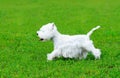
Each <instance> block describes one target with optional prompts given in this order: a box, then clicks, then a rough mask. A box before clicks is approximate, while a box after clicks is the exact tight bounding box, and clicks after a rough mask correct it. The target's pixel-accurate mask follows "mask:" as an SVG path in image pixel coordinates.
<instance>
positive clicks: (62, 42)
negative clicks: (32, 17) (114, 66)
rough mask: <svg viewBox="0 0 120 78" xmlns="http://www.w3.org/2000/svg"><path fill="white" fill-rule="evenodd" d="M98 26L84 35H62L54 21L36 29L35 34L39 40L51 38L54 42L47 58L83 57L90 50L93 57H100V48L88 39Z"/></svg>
mask: <svg viewBox="0 0 120 78" xmlns="http://www.w3.org/2000/svg"><path fill="white" fill-rule="evenodd" d="M99 28H100V26H97V27H95V28H93V29H92V30H91V31H89V32H88V33H87V34H86V35H64V34H61V33H60V32H58V30H57V27H56V25H55V24H54V23H48V24H46V25H43V26H42V27H41V28H40V30H39V31H37V35H38V37H39V38H40V41H43V42H44V41H47V40H52V41H53V43H54V50H53V51H52V52H51V53H49V54H47V60H53V59H54V58H56V57H64V58H75V59H76V58H78V59H82V58H84V59H85V58H86V57H87V55H88V52H91V53H92V54H93V55H94V57H95V59H100V56H101V51H100V49H98V48H95V46H94V44H93V41H92V40H90V36H91V34H92V33H93V32H94V31H95V30H97V29H99Z"/></svg>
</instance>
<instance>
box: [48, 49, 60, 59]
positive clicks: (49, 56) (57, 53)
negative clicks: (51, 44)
mask: <svg viewBox="0 0 120 78" xmlns="http://www.w3.org/2000/svg"><path fill="white" fill-rule="evenodd" d="M58 56H59V52H58V50H54V51H53V52H51V53H50V54H47V60H53V59H54V58H55V57H58Z"/></svg>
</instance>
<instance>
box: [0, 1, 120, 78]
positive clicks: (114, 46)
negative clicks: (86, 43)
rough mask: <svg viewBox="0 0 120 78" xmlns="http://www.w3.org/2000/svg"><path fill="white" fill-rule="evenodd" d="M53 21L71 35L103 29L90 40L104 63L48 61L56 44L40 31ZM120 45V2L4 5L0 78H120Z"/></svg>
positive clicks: (90, 58) (0, 13)
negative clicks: (43, 40)
mask: <svg viewBox="0 0 120 78" xmlns="http://www.w3.org/2000/svg"><path fill="white" fill-rule="evenodd" d="M49 22H54V23H55V24H56V26H57V28H58V30H59V31H60V32H61V33H64V34H70V35H74V34H86V33H87V32H88V31H89V30H90V29H92V28H93V27H95V26H97V25H100V26H101V28H100V29H99V30H97V31H96V32H95V33H94V34H92V36H91V39H92V40H93V41H94V44H95V46H96V47H98V48H100V49H101V51H102V57H101V59H100V60H94V57H93V56H92V55H91V54H89V55H88V57H87V59H85V60H75V59H64V58H59V59H56V60H54V61H47V59H46V58H47V57H46V55H47V53H50V52H51V51H52V50H53V44H52V42H50V41H48V42H44V43H42V42H40V41H39V38H38V37H37V35H36V31H37V30H39V28H40V27H41V26H42V25H44V24H47V23H49ZM119 46H120V1H119V0H60V1H57V0H0V78H119V77H120V73H119V72H120V60H119V59H120V47H119Z"/></svg>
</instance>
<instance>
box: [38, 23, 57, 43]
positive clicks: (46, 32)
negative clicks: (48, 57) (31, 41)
mask: <svg viewBox="0 0 120 78" xmlns="http://www.w3.org/2000/svg"><path fill="white" fill-rule="evenodd" d="M56 30H57V28H56V26H55V24H54V23H48V24H46V25H43V26H42V27H41V28H40V30H39V31H37V35H38V37H39V38H40V41H46V40H50V39H52V38H53V37H54V34H55V31H56Z"/></svg>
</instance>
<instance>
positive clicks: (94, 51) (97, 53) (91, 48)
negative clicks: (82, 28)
mask: <svg viewBox="0 0 120 78" xmlns="http://www.w3.org/2000/svg"><path fill="white" fill-rule="evenodd" d="M84 48H85V49H86V50H87V51H89V52H91V53H92V54H93V55H94V57H95V59H100V55H101V51H100V49H97V48H95V47H94V45H93V44H90V45H88V46H86V47H84Z"/></svg>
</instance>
